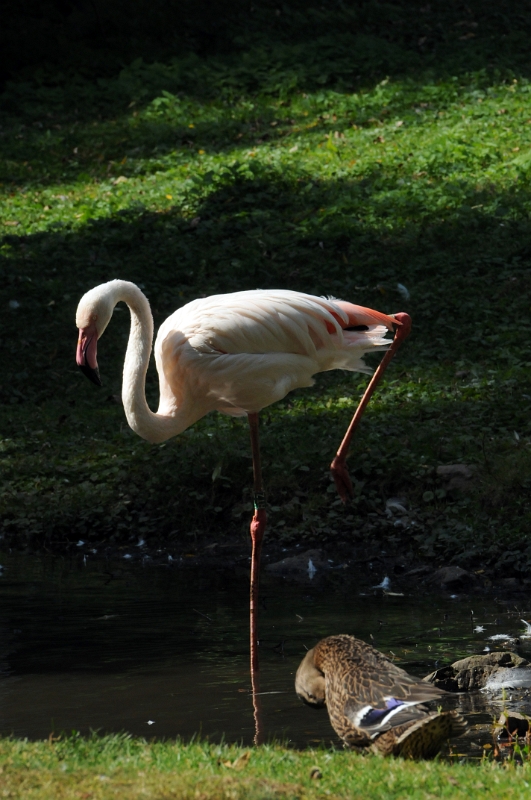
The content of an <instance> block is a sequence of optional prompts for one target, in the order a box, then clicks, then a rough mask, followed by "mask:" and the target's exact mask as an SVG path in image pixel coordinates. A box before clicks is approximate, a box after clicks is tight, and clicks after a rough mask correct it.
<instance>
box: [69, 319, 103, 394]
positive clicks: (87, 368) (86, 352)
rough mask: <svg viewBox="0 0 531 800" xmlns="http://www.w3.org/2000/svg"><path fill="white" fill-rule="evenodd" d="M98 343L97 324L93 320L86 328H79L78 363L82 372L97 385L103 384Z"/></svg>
mask: <svg viewBox="0 0 531 800" xmlns="http://www.w3.org/2000/svg"><path fill="white" fill-rule="evenodd" d="M97 345H98V330H97V328H96V324H95V323H94V322H91V323H90V325H87V327H86V328H80V329H79V339H78V340H77V351H76V363H77V365H78V367H79V369H80V370H81V372H82V373H83V374H84V375H86V376H87V378H88V379H89V380H91V381H92V383H95V384H96V386H103V383H102V382H101V378H100V371H99V369H98V361H97V358H96V352H97Z"/></svg>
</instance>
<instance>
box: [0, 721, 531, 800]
mask: <svg viewBox="0 0 531 800" xmlns="http://www.w3.org/2000/svg"><path fill="white" fill-rule="evenodd" d="M0 764H1V770H2V771H1V773H0V791H1V792H2V796H3V797H12V798H16V797H20V798H22V797H23V798H24V800H26V799H27V800H32V798H39V800H47V798H53V799H54V800H56V798H76V799H77V798H86V800H88V798H94V800H100V798H101V800H107V798H115V797H124V796H127V797H128V798H131V800H133V799H134V798H141V797H142V798H145V797H147V798H150V797H152V798H157V799H161V798H168V800H169V798H176V800H177V798H178V799H179V800H180V799H181V798H182V800H185V799H188V798H191V799H193V800H209V798H216V800H218V799H219V800H221V799H223V800H225V798H227V800H229V799H230V800H237V799H238V798H251V799H252V800H266V798H267V799H268V800H269V798H279V799H280V798H286V799H287V798H289V800H295V799H296V798H297V799H299V798H300V800H303V798H320V797H327V798H352V799H353V800H354V799H355V798H364V799H365V798H366V799H367V800H368V799H369V798H379V799H380V798H381V799H382V800H383V798H385V800H391V798H397V800H398V798H406V797H407V798H412V799H413V800H416V798H422V800H424V799H425V798H430V797H448V798H452V800H454V799H455V800H457V799H458V798H469V797H472V798H474V797H492V798H511V800H518V798H525V797H528V796H529V785H530V783H531V774H530V770H529V764H528V763H527V762H526V763H524V765H523V766H519V767H516V766H515V763H514V762H506V764H505V766H503V767H502V766H500V765H499V764H498V763H496V762H492V761H488V760H484V761H482V762H481V763H480V764H479V765H472V764H459V765H455V764H451V763H442V762H437V761H435V762H424V763H412V762H404V761H400V760H393V759H386V760H384V759H381V758H378V757H371V756H368V757H362V756H357V755H355V754H352V753H348V752H340V751H325V750H318V751H311V750H310V751H305V752H296V751H293V750H289V749H287V748H285V747H283V746H280V745H266V746H261V747H259V748H256V749H254V750H252V751H250V750H244V749H243V748H239V747H235V746H227V745H225V746H222V745H211V744H208V743H201V742H195V743H191V744H183V743H181V742H158V743H147V742H146V741H144V740H139V739H132V738H130V737H127V736H107V737H102V738H100V737H97V736H93V737H91V738H89V739H83V738H81V737H79V736H76V735H73V736H71V737H67V738H66V739H59V740H58V741H57V740H55V739H54V740H53V741H50V742H27V741H17V740H13V739H3V740H1V741H0ZM315 768H317V770H318V772H319V774H320V775H321V777H320V778H312V777H311V776H312V773H314V774H315Z"/></svg>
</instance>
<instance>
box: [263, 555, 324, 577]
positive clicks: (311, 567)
mask: <svg viewBox="0 0 531 800" xmlns="http://www.w3.org/2000/svg"><path fill="white" fill-rule="evenodd" d="M329 568H330V564H329V563H328V561H327V560H326V559H325V557H324V556H323V552H322V550H306V551H305V552H304V553H297V555H296V556H288V558H283V559H282V561H275V563H274V564H268V565H267V567H266V572H269V573H272V574H273V575H290V574H291V575H293V576H297V577H305V578H306V577H308V578H310V580H311V578H313V576H314V575H315V574H317V573H319V572H322V571H324V570H326V569H329Z"/></svg>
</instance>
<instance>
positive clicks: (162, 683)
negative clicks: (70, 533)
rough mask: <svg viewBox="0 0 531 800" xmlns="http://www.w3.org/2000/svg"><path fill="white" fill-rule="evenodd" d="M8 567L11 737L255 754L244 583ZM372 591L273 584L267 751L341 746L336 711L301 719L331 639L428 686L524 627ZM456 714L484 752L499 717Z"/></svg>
mask: <svg viewBox="0 0 531 800" xmlns="http://www.w3.org/2000/svg"><path fill="white" fill-rule="evenodd" d="M0 563H1V564H2V565H3V566H4V570H3V571H2V573H1V577H0V734H3V735H7V734H13V735H15V736H17V737H28V738H29V739H42V738H45V737H47V736H48V735H49V734H50V732H52V731H54V732H56V733H58V732H60V731H66V732H70V731H73V730H75V731H80V732H81V733H83V734H86V733H89V732H90V731H91V730H98V731H100V732H102V733H103V732H118V731H127V732H129V733H131V734H135V735H140V736H145V737H148V738H151V737H153V736H156V737H157V738H175V737H177V736H179V737H181V738H183V739H184V740H188V739H190V738H191V737H192V736H194V735H196V734H200V735H202V736H204V737H208V738H209V739H210V740H212V741H220V740H222V739H224V740H225V741H228V742H238V743H240V742H241V743H244V744H251V743H252V741H253V738H254V734H255V723H254V717H253V705H252V696H251V694H250V691H249V690H250V678H249V656H248V574H247V570H246V569H243V568H242V570H241V572H239V573H236V574H235V573H234V571H231V572H224V571H222V570H221V569H220V570H219V571H214V570H212V569H204V570H196V569H194V570H192V569H190V568H183V567H181V566H176V565H168V564H160V565H155V564H153V563H145V564H144V565H142V564H141V563H138V562H137V563H131V562H125V561H124V560H121V561H119V562H118V561H104V560H102V561H97V560H95V559H94V558H92V559H90V560H88V561H87V563H86V564H84V563H83V560H82V558H79V559H74V560H70V561H68V560H63V559H59V558H51V557H35V556H32V557H28V556H21V555H7V554H4V555H1V554H0ZM365 592H366V593H365V594H361V593H360V588H359V585H358V584H357V583H356V581H352V580H349V579H348V578H346V577H345V578H344V579H342V580H338V578H337V574H336V575H335V576H334V578H333V580H329V581H324V582H322V583H319V582H317V583H316V582H314V581H312V582H310V581H308V582H306V583H302V584H297V583H288V582H286V581H283V580H278V579H271V578H268V577H267V576H266V577H265V578H264V579H263V582H262V587H261V594H262V597H263V607H262V609H261V612H260V635H261V646H260V690H261V692H262V693H263V694H261V705H262V710H261V714H262V726H263V736H264V739H265V740H266V741H267V740H272V739H276V740H282V741H285V742H289V743H290V744H291V745H292V746H295V747H308V746H313V747H315V746H316V745H318V744H319V743H323V744H325V745H330V743H331V742H332V743H335V744H337V738H336V737H335V734H334V732H333V730H332V728H331V727H330V724H329V721H328V716H327V714H326V711H324V710H323V711H321V712H319V711H315V710H313V709H310V708H308V707H306V706H304V705H302V704H301V703H300V702H299V700H298V699H297V697H296V696H295V693H294V689H293V682H294V675H295V671H296V669H297V666H298V664H299V662H300V660H301V658H302V657H303V656H304V653H305V652H306V648H310V647H312V646H313V645H314V644H315V643H316V642H317V641H318V640H319V639H320V638H322V637H324V636H328V635H331V634H337V633H351V634H355V635H357V636H359V637H360V638H362V639H364V640H366V641H372V643H373V644H374V645H375V646H376V647H378V648H379V649H381V650H382V651H383V652H385V653H386V654H388V655H391V654H393V657H395V658H396V661H397V663H399V664H400V666H402V667H404V668H405V669H407V670H408V671H410V672H412V673H414V674H416V675H419V676H422V675H425V674H427V673H428V672H431V671H432V670H434V669H436V668H437V667H438V666H442V665H443V664H446V663H450V662H452V661H454V660H456V659H457V658H460V657H464V656H466V655H471V654H474V653H481V652H483V650H484V648H485V646H491V649H492V650H494V649H503V643H502V645H500V644H499V643H494V642H489V641H488V639H487V637H489V636H492V635H493V634H495V633H500V632H503V633H512V634H518V632H521V631H522V629H523V625H522V624H521V623H520V622H519V619H520V617H521V616H524V617H525V615H526V612H525V609H524V610H518V609H515V608H514V607H512V606H511V608H508V607H507V606H506V605H503V604H497V605H494V604H493V603H491V602H490V601H489V600H488V599H487V598H483V597H482V598H480V599H478V598H474V599H473V600H472V599H471V598H466V599H459V598H455V599H452V598H442V597H438V596H426V595H422V596H410V597H408V596H405V597H386V596H383V594H382V592H381V591H379V590H374V591H373V592H371V591H370V590H369V591H367V590H366V589H365ZM477 625H482V626H484V627H485V631H483V632H477V633H476V632H474V628H475V627H476V626H477ZM526 646H527V647H530V648H531V644H526V643H525V642H524V643H523V647H524V649H525V647H526ZM523 654H524V655H526V653H525V652H524V653H523ZM527 655H529V654H527ZM459 704H461V708H463V710H465V711H466V713H467V715H468V717H469V722H470V724H471V732H470V734H469V736H468V738H467V742H468V743H465V742H463V743H462V745H461V746H460V749H461V750H462V749H463V748H465V749H468V751H470V749H471V748H472V750H473V748H474V747H476V748H479V751H478V752H481V745H482V743H484V742H485V741H487V740H488V737H489V736H490V734H489V733H488V730H487V728H486V727H485V725H486V724H487V723H489V722H490V721H491V720H492V715H493V713H498V712H499V709H498V706H496V705H494V706H493V705H492V704H491V705H489V704H488V702H487V701H486V699H485V698H484V697H482V696H481V697H480V696H478V695H474V696H473V697H472V696H471V697H469V698H464V699H461V700H459V699H457V698H456V699H454V698H452V699H451V701H450V707H458V706H459ZM478 726H479V727H478Z"/></svg>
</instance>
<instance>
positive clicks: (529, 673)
mask: <svg viewBox="0 0 531 800" xmlns="http://www.w3.org/2000/svg"><path fill="white" fill-rule="evenodd" d="M529 688H531V669H530V668H529V667H514V668H512V667H500V669H496V670H495V671H494V672H493V673H492V675H489V678H488V680H487V683H486V684H485V689H486V690H487V691H488V692H500V691H501V690H502V689H509V690H510V691H514V690H517V691H518V689H529Z"/></svg>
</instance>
